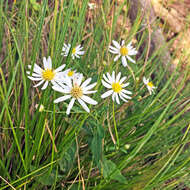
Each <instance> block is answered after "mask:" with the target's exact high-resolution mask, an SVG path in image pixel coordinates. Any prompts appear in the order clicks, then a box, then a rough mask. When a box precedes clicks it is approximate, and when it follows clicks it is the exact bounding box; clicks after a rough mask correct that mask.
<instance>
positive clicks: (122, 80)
mask: <svg viewBox="0 0 190 190" xmlns="http://www.w3.org/2000/svg"><path fill="white" fill-rule="evenodd" d="M126 78H127V77H122V78H121V80H120V81H119V83H120V84H122V83H123V82H124V81H125V79H126Z"/></svg>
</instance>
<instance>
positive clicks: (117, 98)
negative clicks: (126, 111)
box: [115, 93, 120, 104]
mask: <svg viewBox="0 0 190 190" xmlns="http://www.w3.org/2000/svg"><path fill="white" fill-rule="evenodd" d="M115 97H116V102H117V104H120V101H119V97H118V94H117V93H116V94H115Z"/></svg>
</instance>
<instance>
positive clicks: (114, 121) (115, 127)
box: [113, 102, 119, 148]
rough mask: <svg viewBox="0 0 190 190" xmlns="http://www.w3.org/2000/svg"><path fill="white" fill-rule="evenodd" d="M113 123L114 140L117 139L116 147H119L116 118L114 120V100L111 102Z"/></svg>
mask: <svg viewBox="0 0 190 190" xmlns="http://www.w3.org/2000/svg"><path fill="white" fill-rule="evenodd" d="M113 123H114V129H115V135H116V140H117V148H118V147H119V136H118V132H117V125H116V120H115V110H114V102H113Z"/></svg>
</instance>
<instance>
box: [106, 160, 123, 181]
mask: <svg viewBox="0 0 190 190" xmlns="http://www.w3.org/2000/svg"><path fill="white" fill-rule="evenodd" d="M102 167H103V176H104V178H107V179H113V180H117V181H119V182H120V183H124V184H126V183H127V180H126V178H125V177H124V176H123V175H122V174H121V171H120V170H119V169H118V168H117V166H116V165H115V163H114V162H112V161H111V160H107V159H106V158H104V159H103V162H102Z"/></svg>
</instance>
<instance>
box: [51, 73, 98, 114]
mask: <svg viewBox="0 0 190 190" xmlns="http://www.w3.org/2000/svg"><path fill="white" fill-rule="evenodd" d="M82 78H83V75H82V74H80V75H79V77H76V78H74V79H73V80H68V81H67V83H66V85H64V84H60V85H55V86H53V87H52V88H53V89H54V90H55V91H58V92H61V93H65V94H66V95H65V96H61V97H60V98H57V99H56V100H54V103H58V102H62V101H65V100H67V99H70V98H71V101H70V103H69V105H68V107H67V111H66V114H67V115H69V113H70V111H71V109H72V107H73V105H74V102H75V100H78V102H79V103H80V104H81V106H82V107H83V108H84V110H85V111H87V112H90V110H89V108H88V106H87V105H86V103H88V104H92V105H96V104H97V102H96V101H95V100H93V99H92V98H90V97H88V96H86V94H92V93H95V92H96V90H91V89H92V88H94V86H95V85H96V83H93V84H90V85H89V83H90V81H91V80H92V79H91V78H88V79H87V80H85V81H84V82H83V83H82ZM81 83H82V84H81ZM85 102H86V103H85Z"/></svg>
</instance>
